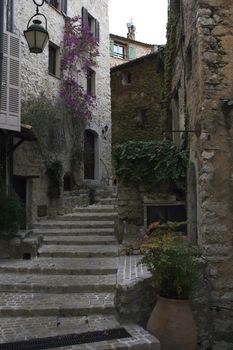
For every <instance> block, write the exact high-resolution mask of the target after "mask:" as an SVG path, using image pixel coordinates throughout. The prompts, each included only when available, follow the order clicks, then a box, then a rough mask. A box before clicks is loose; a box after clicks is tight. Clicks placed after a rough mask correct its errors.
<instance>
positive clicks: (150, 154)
mask: <svg viewBox="0 0 233 350" xmlns="http://www.w3.org/2000/svg"><path fill="white" fill-rule="evenodd" d="M113 158H114V162H115V169H116V175H117V178H118V180H119V181H121V182H122V183H123V184H125V185H127V186H133V187H138V186H143V187H144V188H145V189H146V190H149V191H151V190H159V189H161V186H163V185H171V186H172V188H173V189H175V188H177V189H180V190H184V189H185V183H186V181H185V179H186V168H187V153H186V151H184V150H181V149H179V148H178V147H176V146H175V144H174V143H173V142H170V141H157V142H156V141H151V142H143V141H128V142H126V143H124V144H119V145H117V146H115V147H114V150H113Z"/></svg>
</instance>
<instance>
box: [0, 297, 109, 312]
mask: <svg viewBox="0 0 233 350" xmlns="http://www.w3.org/2000/svg"><path fill="white" fill-rule="evenodd" d="M113 308H114V294H113V293H78V294H75V293H72V294H47V293H43V294H40V293H31V294H30V293H5V292H3V293H1V298H0V316H14V317H17V316H48V315H50V316H56V315H64V316H79V315H83V314H85V313H86V314H91V313H92V314H93V313H98V312H102V313H110V312H111V311H112V312H113Z"/></svg>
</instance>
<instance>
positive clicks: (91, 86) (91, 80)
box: [87, 69, 95, 96]
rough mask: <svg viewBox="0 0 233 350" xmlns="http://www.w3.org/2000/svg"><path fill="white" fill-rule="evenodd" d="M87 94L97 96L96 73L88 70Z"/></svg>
mask: <svg viewBox="0 0 233 350" xmlns="http://www.w3.org/2000/svg"><path fill="white" fill-rule="evenodd" d="M87 93H88V94H90V95H92V96H95V71H93V70H92V69H88V70H87Z"/></svg>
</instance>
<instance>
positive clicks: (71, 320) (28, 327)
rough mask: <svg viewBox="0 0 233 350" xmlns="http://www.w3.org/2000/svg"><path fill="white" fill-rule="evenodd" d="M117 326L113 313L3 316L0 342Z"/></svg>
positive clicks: (0, 325) (0, 323)
mask: <svg viewBox="0 0 233 350" xmlns="http://www.w3.org/2000/svg"><path fill="white" fill-rule="evenodd" d="M117 327H119V323H118V322H117V320H116V319H115V317H114V316H113V315H101V314H100V315H90V316H79V317H55V316H50V317H46V316H38V317H17V318H14V317H4V318H1V319H0V343H6V342H14V341H21V340H25V339H35V338H45V337H51V336H58V335H65V334H72V333H82V332H83V333H84V332H88V331H90V330H93V331H94V330H97V329H98V330H104V329H108V328H117Z"/></svg>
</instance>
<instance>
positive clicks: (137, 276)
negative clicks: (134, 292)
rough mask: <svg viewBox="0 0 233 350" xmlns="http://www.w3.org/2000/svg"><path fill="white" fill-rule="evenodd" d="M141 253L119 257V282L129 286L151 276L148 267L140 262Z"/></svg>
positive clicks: (121, 284)
mask: <svg viewBox="0 0 233 350" xmlns="http://www.w3.org/2000/svg"><path fill="white" fill-rule="evenodd" d="M141 259H142V256H141V255H128V256H127V255H126V256H120V257H119V268H118V272H117V284H118V285H120V286H122V287H124V286H125V287H126V288H129V287H131V286H133V285H135V284H136V283H138V282H139V281H142V280H144V279H146V278H150V277H151V273H150V272H149V271H148V270H147V268H146V267H145V266H144V265H142V264H140V263H139V262H140V260H141Z"/></svg>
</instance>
